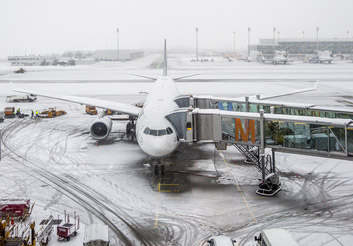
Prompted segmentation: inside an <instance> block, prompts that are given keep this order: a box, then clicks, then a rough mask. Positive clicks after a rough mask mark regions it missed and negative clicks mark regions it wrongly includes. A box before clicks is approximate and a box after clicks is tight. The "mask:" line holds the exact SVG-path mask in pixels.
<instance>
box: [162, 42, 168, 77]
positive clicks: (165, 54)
mask: <svg viewBox="0 0 353 246" xmlns="http://www.w3.org/2000/svg"><path fill="white" fill-rule="evenodd" d="M167 67H168V66H167V40H166V39H164V61H163V76H167V75H168V73H167Z"/></svg>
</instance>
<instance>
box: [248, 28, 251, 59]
mask: <svg viewBox="0 0 353 246" xmlns="http://www.w3.org/2000/svg"><path fill="white" fill-rule="evenodd" d="M250 32H251V28H250V27H248V57H249V58H250Z"/></svg>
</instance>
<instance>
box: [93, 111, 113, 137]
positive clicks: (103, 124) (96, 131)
mask: <svg viewBox="0 0 353 246" xmlns="http://www.w3.org/2000/svg"><path fill="white" fill-rule="evenodd" d="M112 124H113V122H112V120H111V119H110V118H109V116H104V117H102V118H98V119H96V120H95V121H94V122H93V123H92V125H91V128H90V131H91V135H92V137H93V138H94V139H97V140H101V139H105V138H106V137H108V136H109V133H110V132H111V130H112Z"/></svg>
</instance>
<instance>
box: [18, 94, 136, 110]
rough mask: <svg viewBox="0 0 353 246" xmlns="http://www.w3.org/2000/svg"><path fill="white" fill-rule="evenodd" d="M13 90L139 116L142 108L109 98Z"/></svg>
mask: <svg viewBox="0 0 353 246" xmlns="http://www.w3.org/2000/svg"><path fill="white" fill-rule="evenodd" d="M12 90H13V91H16V92H21V93H27V94H32V95H37V96H42V97H48V98H53V99H58V100H62V101H66V102H73V103H79V104H82V105H90V106H95V107H98V108H103V109H109V110H111V111H115V112H120V113H125V114H128V115H133V116H137V115H138V114H139V113H140V111H141V108H139V107H136V106H134V105H130V104H127V103H118V102H112V101H108V100H102V99H96V98H89V97H79V96H59V95H50V94H46V93H41V92H36V91H30V90H21V89H16V88H13V89H12Z"/></svg>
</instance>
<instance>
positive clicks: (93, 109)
mask: <svg viewBox="0 0 353 246" xmlns="http://www.w3.org/2000/svg"><path fill="white" fill-rule="evenodd" d="M86 113H87V114H90V115H97V109H96V107H95V106H90V105H86Z"/></svg>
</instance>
